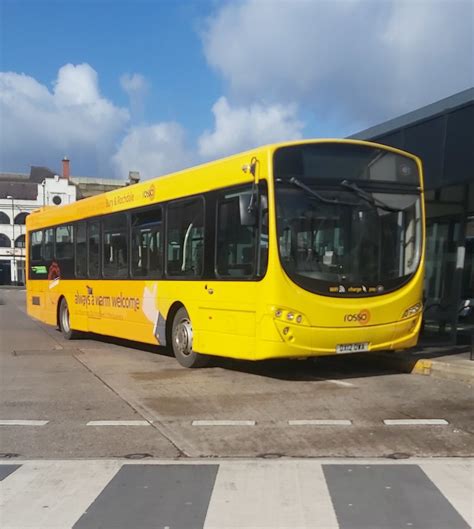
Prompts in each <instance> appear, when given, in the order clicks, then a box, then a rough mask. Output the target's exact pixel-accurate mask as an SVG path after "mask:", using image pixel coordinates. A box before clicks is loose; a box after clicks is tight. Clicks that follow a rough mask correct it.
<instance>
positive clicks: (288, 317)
mask: <svg viewBox="0 0 474 529" xmlns="http://www.w3.org/2000/svg"><path fill="white" fill-rule="evenodd" d="M286 319H287V320H288V321H292V320H294V319H295V315H294V314H293V312H288V314H287V315H286Z"/></svg>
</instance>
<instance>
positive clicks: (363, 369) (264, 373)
mask: <svg viewBox="0 0 474 529" xmlns="http://www.w3.org/2000/svg"><path fill="white" fill-rule="evenodd" d="M212 365H213V366H215V367H221V368H223V369H227V370H229V371H236V372H242V373H247V374H252V375H257V376H261V377H265V378H273V379H277V380H286V381H293V382H309V381H320V382H321V381H325V380H344V379H352V378H364V377H377V376H387V375H400V374H402V373H405V372H406V371H404V370H403V369H400V368H397V367H396V366H389V365H386V364H385V363H383V362H380V359H379V358H377V356H375V355H374V356H372V358H367V355H363V354H361V355H359V354H351V355H345V356H344V357H340V356H321V357H318V358H308V359H305V360H292V359H277V360H263V361H260V362H249V361H244V360H232V359H227V358H216V359H215V360H214V359H213V361H212Z"/></svg>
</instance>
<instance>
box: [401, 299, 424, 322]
mask: <svg viewBox="0 0 474 529" xmlns="http://www.w3.org/2000/svg"><path fill="white" fill-rule="evenodd" d="M422 306H423V305H422V304H421V302H418V303H416V304H415V305H412V306H411V307H408V309H407V310H406V311H405V312H404V313H403V316H402V318H410V316H414V315H415V314H418V312H420V311H421V309H422Z"/></svg>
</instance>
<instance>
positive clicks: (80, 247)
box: [75, 222, 87, 278]
mask: <svg viewBox="0 0 474 529" xmlns="http://www.w3.org/2000/svg"><path fill="white" fill-rule="evenodd" d="M75 228H76V233H75V266H76V277H77V278H85V277H87V229H86V223H85V222H79V223H78V224H76V227H75Z"/></svg>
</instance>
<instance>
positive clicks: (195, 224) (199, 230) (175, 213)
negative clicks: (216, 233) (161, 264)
mask: <svg viewBox="0 0 474 529" xmlns="http://www.w3.org/2000/svg"><path fill="white" fill-rule="evenodd" d="M166 231H167V252H166V273H167V275H168V276H181V277H200V276H201V275H202V270H203V264H204V201H203V200H202V199H194V200H191V201H189V200H188V201H177V202H174V203H171V204H170V205H169V206H168V212H167V229H166Z"/></svg>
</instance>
